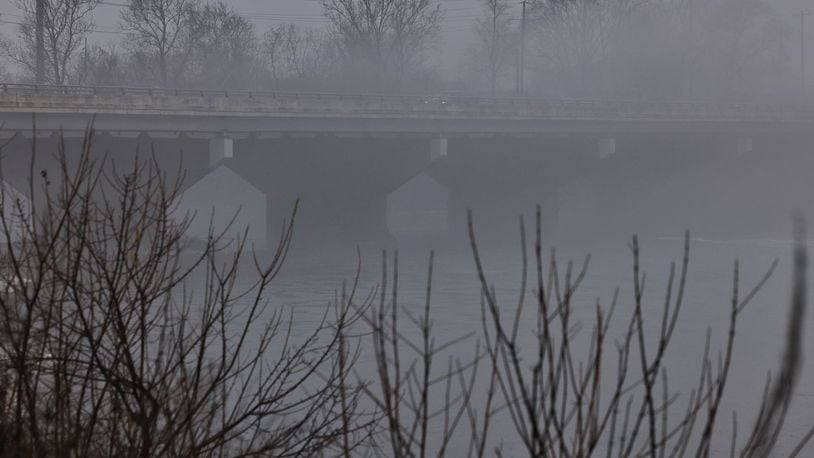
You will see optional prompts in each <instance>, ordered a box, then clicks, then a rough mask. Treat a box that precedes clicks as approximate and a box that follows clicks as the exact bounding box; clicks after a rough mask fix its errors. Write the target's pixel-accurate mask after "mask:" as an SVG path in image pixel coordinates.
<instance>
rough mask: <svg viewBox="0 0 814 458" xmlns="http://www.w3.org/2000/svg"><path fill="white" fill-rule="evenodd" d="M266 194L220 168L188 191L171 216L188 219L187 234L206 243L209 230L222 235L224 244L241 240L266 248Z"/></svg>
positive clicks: (224, 168)
mask: <svg viewBox="0 0 814 458" xmlns="http://www.w3.org/2000/svg"><path fill="white" fill-rule="evenodd" d="M266 208H267V204H266V195H265V194H264V193H263V192H262V191H260V190H259V189H257V188H255V187H254V186H252V185H251V184H250V183H248V182H247V181H246V180H244V179H243V178H242V177H241V176H240V175H238V174H237V173H235V172H234V171H232V170H231V169H230V168H228V167H226V166H225V165H220V166H218V167H216V168H215V169H214V170H212V171H210V172H209V173H208V174H207V175H206V176H204V177H203V178H201V179H200V180H198V181H197V182H196V183H194V184H193V185H191V186H190V187H189V188H187V189H186V190H185V191H184V193H183V194H182V195H181V197H180V198H179V202H178V206H177V208H176V210H175V213H174V217H175V218H176V219H177V220H181V219H183V218H191V221H190V225H189V229H188V230H187V233H186V235H187V236H188V237H190V238H193V239H197V240H206V238H207V237H208V236H209V232H210V228H211V230H212V231H213V232H214V234H215V235H218V234H220V233H222V232H223V233H224V235H223V236H224V240H223V242H231V244H232V246H233V245H234V240H235V239H237V237H243V235H244V233H245V231H246V230H247V229H248V233H246V237H247V242H248V244H247V246H248V247H249V248H255V249H264V248H265V247H266V236H267V230H266Z"/></svg>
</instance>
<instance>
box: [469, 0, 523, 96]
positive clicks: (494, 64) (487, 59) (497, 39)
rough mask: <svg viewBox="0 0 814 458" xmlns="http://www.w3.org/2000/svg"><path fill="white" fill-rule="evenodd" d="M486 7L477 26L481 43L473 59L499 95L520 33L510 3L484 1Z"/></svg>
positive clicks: (491, 87) (478, 42)
mask: <svg viewBox="0 0 814 458" xmlns="http://www.w3.org/2000/svg"><path fill="white" fill-rule="evenodd" d="M482 4H483V13H484V14H483V17H481V18H480V19H478V20H477V23H476V25H475V34H476V36H477V43H476V47H475V49H474V50H473V56H472V58H473V60H474V62H475V64H476V65H477V67H478V68H479V69H480V70H482V71H485V72H486V77H487V82H488V85H489V89H490V90H491V91H492V93H495V91H496V90H497V88H498V83H499V81H500V78H501V77H502V76H503V75H504V73H505V72H506V70H507V69H508V68H509V67H510V65H511V62H512V57H513V56H515V55H516V49H515V45H516V33H515V32H514V31H513V30H512V27H511V21H512V18H511V14H510V10H509V3H508V1H506V0H483V1H482Z"/></svg>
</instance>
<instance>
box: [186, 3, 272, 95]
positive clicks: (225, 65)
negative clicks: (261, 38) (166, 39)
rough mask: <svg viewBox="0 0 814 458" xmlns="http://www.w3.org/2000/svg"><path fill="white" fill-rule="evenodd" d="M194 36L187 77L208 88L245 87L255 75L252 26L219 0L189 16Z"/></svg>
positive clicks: (255, 64)
mask: <svg viewBox="0 0 814 458" xmlns="http://www.w3.org/2000/svg"><path fill="white" fill-rule="evenodd" d="M191 29H192V31H191V33H192V36H194V37H195V40H194V43H193V51H192V58H191V59H190V62H189V66H190V67H191V68H190V69H189V72H190V75H189V79H190V80H191V81H192V82H194V83H195V84H198V85H203V86H207V87H247V86H249V85H250V84H252V83H253V81H252V79H253V78H254V77H256V76H257V64H258V61H257V53H258V43H257V37H256V36H255V34H254V27H253V26H252V24H251V23H250V22H249V21H248V20H247V19H246V18H244V17H242V16H240V15H239V14H237V12H235V11H234V10H233V9H232V8H230V7H228V6H227V5H226V4H224V3H222V2H217V3H207V4H205V5H203V6H201V7H200V8H196V9H195V10H194V13H193V15H192V22H191Z"/></svg>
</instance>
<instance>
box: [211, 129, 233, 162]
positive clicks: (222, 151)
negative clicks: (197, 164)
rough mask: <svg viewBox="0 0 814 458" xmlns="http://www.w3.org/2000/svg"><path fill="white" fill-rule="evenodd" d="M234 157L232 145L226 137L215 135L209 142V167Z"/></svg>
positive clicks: (230, 140)
mask: <svg viewBox="0 0 814 458" xmlns="http://www.w3.org/2000/svg"><path fill="white" fill-rule="evenodd" d="M232 157H234V143H233V140H232V139H231V138H230V137H227V136H226V135H217V136H215V137H214V138H211V139H210V140H209V165H215V164H217V163H219V162H220V161H222V160H224V159H230V158H232Z"/></svg>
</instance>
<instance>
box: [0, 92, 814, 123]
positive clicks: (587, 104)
mask: <svg viewBox="0 0 814 458" xmlns="http://www.w3.org/2000/svg"><path fill="white" fill-rule="evenodd" d="M52 108H64V109H70V108H76V109H81V110H84V111H92V110H94V109H100V110H102V111H116V109H117V108H119V109H120V110H121V111H124V112H127V111H130V110H131V109H137V110H138V109H141V110H149V109H151V108H156V109H160V110H161V111H163V112H172V111H173V110H177V111H179V112H190V111H192V112H195V111H207V112H212V111H216V112H226V113H228V112H238V111H239V112H244V113H245V112H249V113H251V112H256V113H258V114H262V113H267V112H275V113H279V112H298V113H313V114H314V115H318V114H320V113H330V114H341V113H348V114H355V113H374V114H386V113H389V114H392V115H400V114H403V115H408V116H418V115H421V114H426V115H443V116H463V117H519V118H529V117H531V118H554V119H556V118H589V119H590V118H594V119H598V118H601V119H609V118H610V119H614V118H617V119H670V120H690V121H691V120H696V121H703V120H720V121H726V120H737V121H748V120H754V121H790V122H801V121H814V107H812V106H790V105H773V104H756V103H715V102H682V101H642V100H636V101H630V100H552V99H542V98H534V97H488V96H467V95H457V94H456V95H394V94H350V93H316V92H313V93H309V92H299V93H294V92H270V91H240V90H211V89H167V88H148V87H112V86H50V85H33V84H5V83H0V112H2V111H3V110H4V109H13V110H15V111H21V110H26V109H29V110H32V111H37V110H40V109H43V110H46V109H52Z"/></svg>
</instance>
